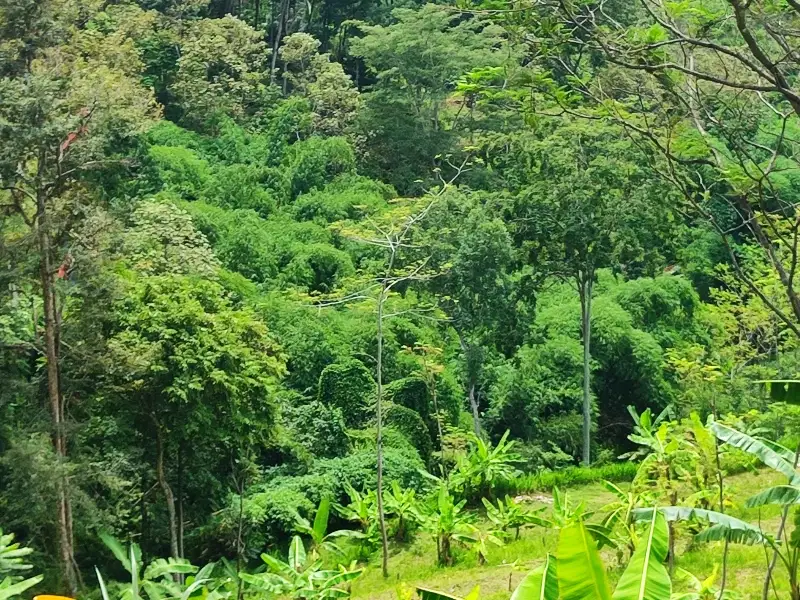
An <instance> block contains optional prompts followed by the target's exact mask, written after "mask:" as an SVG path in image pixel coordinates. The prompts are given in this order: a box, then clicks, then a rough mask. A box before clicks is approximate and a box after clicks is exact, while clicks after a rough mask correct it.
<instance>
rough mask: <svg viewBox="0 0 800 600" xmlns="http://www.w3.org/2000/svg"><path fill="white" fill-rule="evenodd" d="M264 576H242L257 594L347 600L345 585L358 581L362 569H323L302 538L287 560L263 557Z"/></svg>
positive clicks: (304, 599) (293, 544)
mask: <svg viewBox="0 0 800 600" xmlns="http://www.w3.org/2000/svg"><path fill="white" fill-rule="evenodd" d="M261 560H263V561H264V563H265V564H266V566H267V568H268V571H267V572H265V573H256V574H248V573H242V574H241V578H242V581H244V582H245V583H246V584H247V586H248V587H249V588H250V591H252V592H255V593H257V594H270V595H276V596H289V597H291V598H297V599H302V600H317V599H327V598H347V597H349V596H350V591H349V589H348V587H347V586H346V585H345V584H348V583H350V582H352V581H353V580H354V579H357V578H358V577H359V576H361V574H362V573H363V571H364V570H363V569H355V568H354V565H350V566H349V567H345V566H342V565H339V567H338V569H323V568H322V561H320V560H319V559H316V558H314V557H312V556H310V555H309V553H307V552H306V550H305V547H304V546H303V540H302V539H301V538H300V536H295V537H294V538H292V541H291V543H290V544H289V552H288V555H287V557H286V561H282V560H280V559H277V558H275V557H273V556H270V555H269V554H262V555H261Z"/></svg>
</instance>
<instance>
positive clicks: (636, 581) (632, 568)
mask: <svg viewBox="0 0 800 600" xmlns="http://www.w3.org/2000/svg"><path fill="white" fill-rule="evenodd" d="M668 551H669V529H668V528H667V521H666V519H665V518H664V515H663V514H661V513H660V512H658V511H653V515H652V517H651V519H650V527H649V528H648V530H647V534H646V535H645V536H644V537H643V538H642V539H641V540H640V542H639V547H638V548H636V551H635V552H634V553H633V556H632V557H631V560H630V562H629V563H628V567H627V568H626V569H625V572H624V573H623V574H622V577H620V580H619V583H618V584H617V589H616V590H615V591H614V595H613V598H614V600H669V598H670V595H671V594H672V582H671V581H670V578H669V573H667V569H666V568H665V567H664V561H665V560H666V559H667V552H668Z"/></svg>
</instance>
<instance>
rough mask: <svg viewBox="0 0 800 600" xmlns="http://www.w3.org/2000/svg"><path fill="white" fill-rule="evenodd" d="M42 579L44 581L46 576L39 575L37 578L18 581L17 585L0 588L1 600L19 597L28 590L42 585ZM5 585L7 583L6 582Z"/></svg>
mask: <svg viewBox="0 0 800 600" xmlns="http://www.w3.org/2000/svg"><path fill="white" fill-rule="evenodd" d="M42 579H44V575H37V576H36V577H30V578H28V579H24V580H22V581H18V582H17V583H12V584H11V585H3V586H0V600H7V599H8V598H13V597H14V596H19V595H20V594H21V593H22V592H24V591H25V590H27V589H28V588H32V587H33V586H35V585H36V584H37V583H40V582H41V581H42ZM3 583H5V581H4V582H3Z"/></svg>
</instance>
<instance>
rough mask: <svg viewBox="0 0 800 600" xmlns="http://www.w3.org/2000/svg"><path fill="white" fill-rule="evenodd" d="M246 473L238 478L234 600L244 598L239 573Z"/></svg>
mask: <svg viewBox="0 0 800 600" xmlns="http://www.w3.org/2000/svg"><path fill="white" fill-rule="evenodd" d="M246 477H247V473H246V471H243V472H242V474H241V476H240V477H239V478H238V481H237V483H238V486H237V487H238V490H237V491H238V492H239V516H238V519H237V520H238V523H237V526H236V598H237V600H242V599H243V598H244V587H243V586H242V578H241V573H242V569H243V568H244V553H245V538H244V490H245V488H246V486H247V482H246Z"/></svg>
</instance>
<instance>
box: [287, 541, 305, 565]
mask: <svg viewBox="0 0 800 600" xmlns="http://www.w3.org/2000/svg"><path fill="white" fill-rule="evenodd" d="M288 562H289V566H290V567H292V569H294V570H295V571H301V570H302V569H303V565H305V564H306V549H305V546H303V540H302V539H301V538H300V536H299V535H296V536H294V537H293V538H292V543H291V544H289V561H288Z"/></svg>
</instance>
